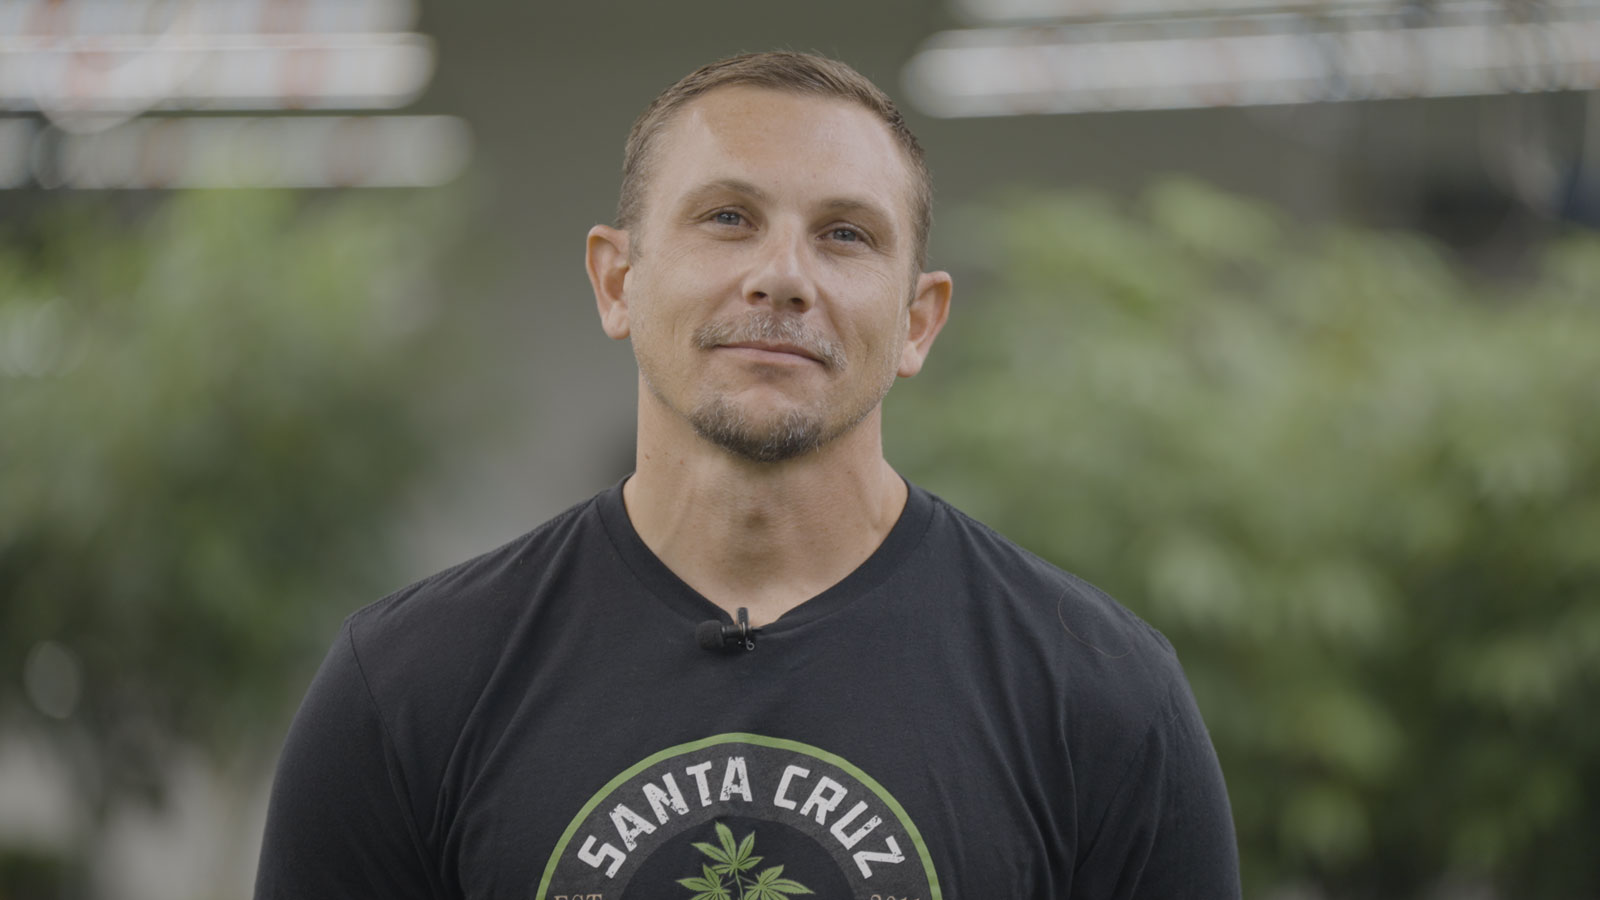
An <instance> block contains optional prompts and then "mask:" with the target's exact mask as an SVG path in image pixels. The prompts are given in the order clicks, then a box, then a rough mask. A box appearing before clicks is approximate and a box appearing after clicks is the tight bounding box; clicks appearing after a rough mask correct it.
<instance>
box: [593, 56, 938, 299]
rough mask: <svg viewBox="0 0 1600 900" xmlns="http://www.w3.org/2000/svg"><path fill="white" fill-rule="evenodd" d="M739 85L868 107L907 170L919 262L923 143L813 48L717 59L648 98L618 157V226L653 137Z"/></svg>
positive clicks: (635, 198) (885, 104) (924, 197)
mask: <svg viewBox="0 0 1600 900" xmlns="http://www.w3.org/2000/svg"><path fill="white" fill-rule="evenodd" d="M733 85H745V86H748V87H760V88H768V89H771V90H776V91H790V92H793V93H799V94H812V95H816V96H820V97H832V98H837V99H840V100H847V101H850V102H852V103H857V104H859V105H861V106H864V107H866V108H867V109H868V110H869V111H871V112H872V113H874V114H875V115H877V117H878V118H879V119H881V120H882V121H883V123H884V124H885V125H887V126H889V131H890V133H891V134H893V135H894V138H895V141H896V142H897V143H899V144H900V149H901V150H902V151H904V153H905V157H906V162H907V163H908V164H909V165H910V170H911V181H912V187H911V221H912V239H913V243H912V246H913V249H914V250H915V255H914V257H913V259H914V261H915V262H916V264H917V265H918V266H919V267H921V266H923V265H924V264H925V261H926V256H927V250H928V230H929V229H930V228H931V227H932V225H933V178H932V176H931V175H930V174H929V172H928V164H927V161H926V160H925V159H924V158H923V154H922V145H921V144H919V143H917V137H916V135H914V134H912V133H911V129H910V128H909V127H907V126H906V120H905V118H904V117H903V116H901V115H900V110H899V109H897V108H896V107H895V105H894V101H893V100H890V99H889V95H887V94H885V93H884V92H883V91H881V90H879V89H878V86H877V85H875V84H873V83H872V82H871V81H868V80H867V78H866V76H864V75H862V74H861V73H860V72H857V71H856V70H855V69H852V68H851V67H849V66H848V65H845V64H844V63H842V62H839V61H838V60H834V59H829V58H827V57H826V56H818V55H816V54H813V53H796V52H793V51H789V50H775V51H769V52H765V53H742V54H740V55H738V56H730V57H728V58H727V59H723V60H718V61H717V62H714V63H711V64H709V65H705V66H701V67H700V68H698V69H696V70H694V71H693V72H690V73H689V74H688V75H685V76H684V77H683V78H682V79H680V80H679V81H678V83H677V84H674V85H673V86H672V87H669V88H667V89H666V90H664V91H662V92H661V93H660V94H659V95H657V96H656V99H655V100H653V101H651V103H650V105H649V106H648V107H646V108H645V111H644V112H643V113H641V114H640V115H639V118H638V119H637V120H635V121H634V123H633V129H632V130H631V131H629V132H628V145H627V148H626V149H625V150H624V151H623V156H622V193H621V196H620V198H619V199H618V201H617V227H618V228H631V227H632V226H633V225H634V224H635V223H636V222H637V221H638V218H639V215H640V212H641V208H642V207H643V205H644V192H645V188H646V187H647V182H648V180H649V174H650V173H649V170H650V162H651V159H650V156H651V152H652V151H653V150H654V148H655V143H656V139H657V137H658V136H659V135H660V134H661V131H662V130H663V129H664V128H666V126H667V125H668V124H669V123H671V121H672V119H673V117H674V116H675V115H676V114H677V112H678V111H679V110H680V109H682V108H683V107H684V106H685V105H686V104H687V103H689V101H691V100H693V99H694V98H696V97H699V96H700V95H702V94H705V93H708V92H710V91H713V90H715V89H717V88H720V87H730V86H733Z"/></svg>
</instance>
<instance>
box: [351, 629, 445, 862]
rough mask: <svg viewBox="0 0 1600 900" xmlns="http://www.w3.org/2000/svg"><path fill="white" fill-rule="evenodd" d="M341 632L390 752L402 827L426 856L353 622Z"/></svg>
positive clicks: (395, 745)
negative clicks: (403, 824) (393, 761)
mask: <svg viewBox="0 0 1600 900" xmlns="http://www.w3.org/2000/svg"><path fill="white" fill-rule="evenodd" d="M345 635H346V643H347V644H348V645H349V648H350V659H351V661H352V662H354V663H355V665H356V675H357V676H359V677H360V679H361V691H362V694H363V695H364V696H365V697H366V700H367V703H368V704H369V705H370V706H371V707H372V715H373V718H374V719H376V720H377V722H378V731H379V733H380V735H381V736H382V739H383V742H384V748H385V749H386V750H388V751H389V752H390V753H393V755H394V759H395V767H394V770H393V776H392V778H391V779H390V789H391V790H392V791H394V792H395V794H396V795H397V796H396V798H395V799H397V800H398V801H400V814H401V815H402V816H404V817H405V821H406V830H407V831H409V832H410V837H411V843H412V845H413V846H414V847H415V848H416V851H417V854H418V856H420V857H422V858H423V859H424V860H426V859H428V858H429V854H428V853H427V852H425V851H427V849H428V848H427V847H426V841H424V840H423V838H422V830H421V828H419V827H418V825H417V820H416V816H415V815H413V813H412V809H411V788H410V786H409V785H408V784H406V780H405V773H404V772H402V771H400V768H399V760H400V751H399V743H398V742H397V741H396V740H395V739H394V734H393V733H392V732H391V731H390V730H389V723H388V721H387V720H385V719H384V716H383V709H382V707H380V706H379V705H378V698H377V696H376V695H375V694H374V693H373V691H372V682H371V681H369V680H368V678H367V670H366V668H365V667H364V666H363V665H362V664H361V653H360V651H358V650H357V649H356V631H355V623H354V622H351V623H350V624H349V626H348V627H347V628H346V629H345ZM384 768H385V770H388V769H389V766H388V765H387V764H385V766H384ZM396 780H398V781H399V782H400V783H399V785H395V784H394V782H395V781H396Z"/></svg>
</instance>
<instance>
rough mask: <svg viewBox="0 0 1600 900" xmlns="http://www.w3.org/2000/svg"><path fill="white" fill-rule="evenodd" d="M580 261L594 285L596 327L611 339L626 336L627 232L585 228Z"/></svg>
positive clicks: (607, 226)
mask: <svg viewBox="0 0 1600 900" xmlns="http://www.w3.org/2000/svg"><path fill="white" fill-rule="evenodd" d="M584 262H585V264H586V266H587V268H588V270H589V284H590V285H592V286H593V287H594V302H595V306H597V307H599V309H600V327H601V328H602V329H604V330H605V333H606V336H607V337H609V338H611V339H612V340H615V341H620V340H622V339H624V338H626V337H627V336H628V334H629V330H628V329H629V320H628V301H627V299H626V297H625V295H624V294H625V292H624V288H625V287H626V286H627V283H628V269H629V264H628V233H627V232H626V231H623V230H622V229H620V228H612V227H611V226H609V225H596V226H594V227H593V228H591V229H589V243H588V246H587V247H586V248H585V251H584Z"/></svg>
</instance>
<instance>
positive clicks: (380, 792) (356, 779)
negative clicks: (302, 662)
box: [255, 622, 442, 900]
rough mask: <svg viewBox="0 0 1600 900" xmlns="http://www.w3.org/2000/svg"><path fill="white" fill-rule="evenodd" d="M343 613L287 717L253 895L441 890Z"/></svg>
mask: <svg viewBox="0 0 1600 900" xmlns="http://www.w3.org/2000/svg"><path fill="white" fill-rule="evenodd" d="M350 628H351V626H350V623H349V622H346V623H345V626H344V628H343V629H342V630H341V632H340V634H339V639H338V640H337V641H335V642H334V645H333V648H332V649H331V650H330V651H329V652H328V656H327V658H326V659H325V660H323V663H322V667H321V668H320V669H319V670H318V672H317V675H316V678H315V679H313V680H312V683H311V687H310V689H309V690H308V691H307V693H306V697H305V700H304V701H302V703H301V705H300V710H299V712H297V713H296V714H295V717H294V721H293V723H292V724H291V725H290V726H289V735H288V737H287V739H286V740H285V742H284V747H283V755H282V756H281V757H280V758H279V761H278V769H277V775H276V777H275V778H274V780H273V785H272V794H271V799H270V801H269V803H268V808H267V827H266V834H265V837H264V839H263V841H262V845H261V859H260V864H259V867H258V868H257V870H256V888H255V897H256V900H290V898H294V900H303V898H307V897H317V898H330V900H333V898H350V900H355V898H362V900H368V898H374V897H383V898H396V900H409V898H434V897H438V896H442V891H441V890H440V886H439V878H438V875H437V872H436V866H433V865H431V864H430V863H429V862H428V859H427V856H426V854H425V853H424V851H423V845H422V841H421V840H420V838H419V831H418V829H417V827H416V823H415V822H414V820H413V817H412V815H411V813H410V811H409V810H410V807H409V804H408V802H407V799H406V798H407V792H406V785H405V780H404V778H403V776H402V774H401V767H400V766H399V764H398V761H397V759H396V755H395V752H394V748H393V746H392V743H391V741H390V740H389V739H388V735H387V734H386V732H385V729H384V726H383V721H382V718H381V716H380V715H379V711H378V709H377V706H376V705H375V703H374V701H373V698H372V694H371V692H370V690H369V689H368V685H367V682H366V679H365V678H364V677H363V675H362V672H361V667H360V664H359V661H358V660H357V658H356V655H355V650H354V645H353V643H352V640H351V633H350Z"/></svg>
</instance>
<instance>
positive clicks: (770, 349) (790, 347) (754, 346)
mask: <svg viewBox="0 0 1600 900" xmlns="http://www.w3.org/2000/svg"><path fill="white" fill-rule="evenodd" d="M719 346H721V347H724V348H727V349H730V350H763V351H766V352H767V353H786V354H789V355H790V356H798V357H801V358H803V359H809V360H811V361H812V362H815V363H820V362H822V360H821V359H818V358H817V356H816V354H814V353H812V352H811V351H809V350H807V349H805V348H804V347H801V346H799V345H798V344H786V343H783V342H781V341H737V342H735V343H731V344H720V345H719Z"/></svg>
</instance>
